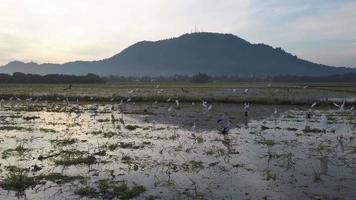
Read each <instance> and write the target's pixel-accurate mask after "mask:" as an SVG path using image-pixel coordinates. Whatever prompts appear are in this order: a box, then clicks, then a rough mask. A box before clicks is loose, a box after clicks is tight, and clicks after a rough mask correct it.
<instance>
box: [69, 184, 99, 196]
mask: <svg viewBox="0 0 356 200" xmlns="http://www.w3.org/2000/svg"><path fill="white" fill-rule="evenodd" d="M74 194H76V195H79V196H80V197H89V198H97V197H98V196H99V195H100V194H99V192H97V191H96V189H95V188H92V187H89V186H86V187H82V188H79V189H77V190H76V191H75V192H74Z"/></svg>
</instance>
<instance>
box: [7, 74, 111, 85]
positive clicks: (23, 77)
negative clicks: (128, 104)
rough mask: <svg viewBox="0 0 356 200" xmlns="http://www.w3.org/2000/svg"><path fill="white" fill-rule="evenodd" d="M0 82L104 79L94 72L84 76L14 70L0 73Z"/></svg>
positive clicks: (93, 80) (53, 82)
mask: <svg viewBox="0 0 356 200" xmlns="http://www.w3.org/2000/svg"><path fill="white" fill-rule="evenodd" d="M0 83H47V84H58V83H65V84H69V83H76V84H78V83H105V81H104V79H102V78H100V77H99V76H97V75H95V74H87V75H85V76H75V75H62V74H48V75H43V76H42V75H38V74H24V73H21V72H15V73H14V74H13V75H9V74H0Z"/></svg>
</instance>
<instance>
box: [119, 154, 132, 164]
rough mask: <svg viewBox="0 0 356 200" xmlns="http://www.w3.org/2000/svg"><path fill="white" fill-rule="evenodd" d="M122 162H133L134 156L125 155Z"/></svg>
mask: <svg viewBox="0 0 356 200" xmlns="http://www.w3.org/2000/svg"><path fill="white" fill-rule="evenodd" d="M121 161H122V163H131V161H132V158H131V157H130V156H123V157H122V158H121Z"/></svg>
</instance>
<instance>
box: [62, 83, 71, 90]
mask: <svg viewBox="0 0 356 200" xmlns="http://www.w3.org/2000/svg"><path fill="white" fill-rule="evenodd" d="M70 89H72V84H69V85H68V87H66V88H64V89H63V90H70Z"/></svg>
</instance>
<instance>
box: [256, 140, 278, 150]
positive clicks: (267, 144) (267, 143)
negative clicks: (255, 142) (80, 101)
mask: <svg viewBox="0 0 356 200" xmlns="http://www.w3.org/2000/svg"><path fill="white" fill-rule="evenodd" d="M259 143H260V144H264V145H266V146H267V147H268V148H270V147H273V146H274V145H275V142H274V141H273V140H262V141H260V142H259Z"/></svg>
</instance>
